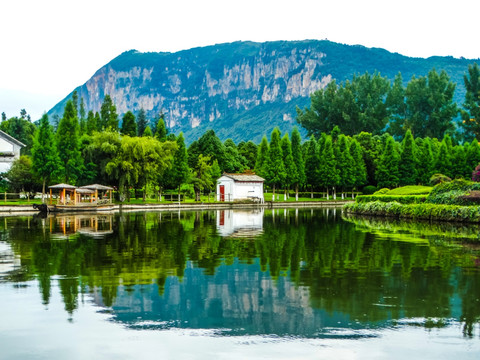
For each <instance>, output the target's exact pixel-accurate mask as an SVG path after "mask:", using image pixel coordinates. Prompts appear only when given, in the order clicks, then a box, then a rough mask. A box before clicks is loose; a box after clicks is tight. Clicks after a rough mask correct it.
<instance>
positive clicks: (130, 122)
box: [120, 111, 137, 137]
mask: <svg viewBox="0 0 480 360" xmlns="http://www.w3.org/2000/svg"><path fill="white" fill-rule="evenodd" d="M120 133H121V134H122V135H128V136H132V137H133V136H135V135H136V134H137V124H136V122H135V115H133V113H132V112H131V111H127V112H126V113H125V114H124V115H123V118H122V128H121V129H120Z"/></svg>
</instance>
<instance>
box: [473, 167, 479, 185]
mask: <svg viewBox="0 0 480 360" xmlns="http://www.w3.org/2000/svg"><path fill="white" fill-rule="evenodd" d="M472 181H476V182H480V164H478V165H477V167H476V168H475V170H473V172H472Z"/></svg>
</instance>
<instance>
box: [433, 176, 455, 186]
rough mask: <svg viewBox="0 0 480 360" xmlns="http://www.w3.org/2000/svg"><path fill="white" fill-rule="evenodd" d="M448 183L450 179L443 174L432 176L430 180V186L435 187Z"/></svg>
mask: <svg viewBox="0 0 480 360" xmlns="http://www.w3.org/2000/svg"><path fill="white" fill-rule="evenodd" d="M449 181H452V179H450V178H449V177H448V176H446V175H443V174H433V175H432V177H431V178H430V184H432V185H437V184H441V183H444V182H449Z"/></svg>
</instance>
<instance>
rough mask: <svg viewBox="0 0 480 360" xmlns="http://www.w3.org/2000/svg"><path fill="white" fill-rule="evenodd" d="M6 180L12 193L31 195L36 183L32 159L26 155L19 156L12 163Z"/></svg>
mask: <svg viewBox="0 0 480 360" xmlns="http://www.w3.org/2000/svg"><path fill="white" fill-rule="evenodd" d="M6 178H7V179H8V181H9V182H10V186H11V187H12V188H13V191H15V192H20V191H22V192H29V193H33V192H34V191H35V189H36V181H35V178H34V176H33V169H32V159H31V158H30V157H29V156H27V155H22V156H20V158H18V159H16V160H15V161H14V162H13V164H12V167H11V168H10V170H9V171H8V172H7V174H6Z"/></svg>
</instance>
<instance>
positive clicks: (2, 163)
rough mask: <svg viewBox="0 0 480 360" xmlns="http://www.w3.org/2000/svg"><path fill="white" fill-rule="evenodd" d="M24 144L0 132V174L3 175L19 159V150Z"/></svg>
mask: <svg viewBox="0 0 480 360" xmlns="http://www.w3.org/2000/svg"><path fill="white" fill-rule="evenodd" d="M24 146H25V144H23V143H21V142H20V141H18V140H17V139H15V138H13V137H11V136H10V135H8V134H7V133H5V132H3V131H2V130H0V173H5V172H7V171H8V170H10V168H11V167H12V163H13V162H14V161H15V160H17V159H19V158H20V149H21V148H22V147H24Z"/></svg>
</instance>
